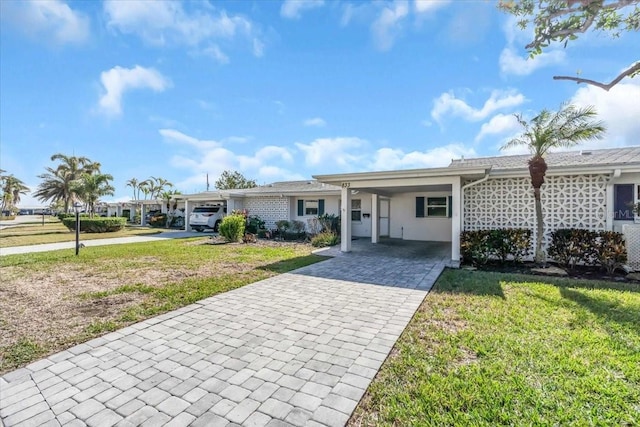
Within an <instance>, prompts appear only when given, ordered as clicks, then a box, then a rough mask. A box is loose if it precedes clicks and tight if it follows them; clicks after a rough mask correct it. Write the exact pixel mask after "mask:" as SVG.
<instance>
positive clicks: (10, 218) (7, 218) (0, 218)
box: [0, 215, 16, 221]
mask: <svg viewBox="0 0 640 427" xmlns="http://www.w3.org/2000/svg"><path fill="white" fill-rule="evenodd" d="M14 219H16V216H15V215H2V216H0V221H13V220H14Z"/></svg>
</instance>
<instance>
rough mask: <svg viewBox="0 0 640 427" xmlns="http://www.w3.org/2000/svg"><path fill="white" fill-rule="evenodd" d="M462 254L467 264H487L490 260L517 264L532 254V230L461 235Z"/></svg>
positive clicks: (511, 229) (500, 230)
mask: <svg viewBox="0 0 640 427" xmlns="http://www.w3.org/2000/svg"><path fill="white" fill-rule="evenodd" d="M460 252H461V255H462V259H463V260H464V261H465V262H471V263H472V264H486V263H487V262H488V261H489V260H490V259H498V260H500V261H502V262H505V261H507V260H508V259H512V260H514V261H516V262H520V261H522V258H524V257H525V256H527V255H529V254H530V253H531V230H529V229H525V228H499V229H495V230H473V231H463V232H462V233H460Z"/></svg>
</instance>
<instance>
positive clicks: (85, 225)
mask: <svg viewBox="0 0 640 427" xmlns="http://www.w3.org/2000/svg"><path fill="white" fill-rule="evenodd" d="M62 223H63V224H64V225H65V227H67V228H68V229H69V230H71V231H75V229H76V218H75V216H74V217H73V218H64V219H63V220H62ZM126 224H127V219H126V218H116V217H111V218H104V217H95V218H88V217H80V231H82V232H84V233H110V232H114V231H119V230H122V229H123V228H124V227H125V225H126Z"/></svg>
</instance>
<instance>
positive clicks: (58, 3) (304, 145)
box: [0, 0, 640, 206]
mask: <svg viewBox="0 0 640 427" xmlns="http://www.w3.org/2000/svg"><path fill="white" fill-rule="evenodd" d="M0 19H1V21H0V23H1V25H0V50H1V54H0V168H2V169H4V170H6V171H7V173H11V174H13V175H15V176H16V177H17V178H19V179H21V180H22V181H24V182H25V183H26V184H27V185H28V186H29V187H30V188H32V189H35V188H36V187H37V186H38V184H39V182H40V180H39V179H38V175H40V174H42V173H43V172H44V170H45V168H46V167H48V166H55V164H56V163H54V162H52V161H51V156H52V155H53V154H55V153H63V154H66V155H76V156H85V157H88V158H90V159H91V160H93V161H96V162H100V163H101V164H102V172H103V173H109V174H111V175H113V177H114V180H113V185H114V187H115V188H116V191H115V195H114V196H113V197H110V196H107V197H105V198H104V199H103V200H104V201H114V200H115V201H125V200H128V199H131V198H132V190H131V188H128V187H127V186H126V182H127V181H128V180H129V179H131V178H136V179H138V180H144V179H147V178H149V177H151V176H154V177H162V178H164V179H167V180H169V181H170V182H172V183H173V184H174V185H175V188H176V189H178V190H180V191H181V192H182V193H194V192H200V191H204V190H206V181H207V175H208V176H209V181H210V183H211V185H212V186H213V183H214V182H215V180H216V179H217V177H218V176H219V175H220V174H221V173H222V171H224V170H237V171H240V172H241V173H242V174H244V175H245V176H246V177H247V178H250V179H255V180H256V181H257V182H258V184H266V183H270V182H275V181H282V180H297V179H310V178H311V177H312V175H314V174H330V173H341V172H363V171H373V170H390V169H410V168H423V167H440V166H447V165H448V164H449V163H450V161H451V159H454V158H460V157H462V156H464V157H465V158H471V157H478V156H494V155H501V154H515V153H523V152H526V151H522V150H511V151H506V152H505V151H501V150H500V147H501V146H502V145H503V144H504V143H505V142H506V141H508V140H509V139H510V138H513V137H515V136H517V135H518V132H519V127H518V124H517V122H516V120H515V117H514V113H519V114H522V115H523V116H524V117H525V118H530V117H533V116H535V115H536V113H537V112H539V111H540V110H541V109H545V108H546V109H551V110H556V109H558V108H559V106H560V105H561V103H563V102H572V103H575V104H577V105H580V106H587V105H594V106H595V107H596V109H597V111H598V113H599V118H600V119H602V120H603V121H604V122H605V123H606V125H607V128H608V132H607V136H606V138H605V139H603V140H601V141H596V142H590V143H588V144H584V145H582V146H581V148H609V147H620V146H629V145H634V144H635V145H637V144H639V143H640V120H639V119H640V77H638V78H636V79H625V80H623V81H622V83H620V84H618V85H617V86H616V87H614V88H613V89H612V90H611V91H609V92H606V91H604V90H602V89H599V88H596V87H593V86H586V85H576V84H575V83H572V82H561V81H554V80H552V76H553V75H576V74H577V73H580V75H581V76H583V77H587V78H592V79H595V80H605V81H609V80H610V79H612V78H613V77H615V76H616V75H617V74H618V73H619V72H620V71H621V70H623V69H625V68H627V67H628V66H629V65H630V64H632V63H633V62H634V61H636V60H638V57H637V54H638V46H640V34H638V33H626V34H624V33H623V34H621V37H619V38H615V39H614V38H611V37H609V36H607V35H604V34H598V33H589V34H587V35H585V36H583V37H581V38H579V39H578V40H577V41H575V42H572V43H570V44H569V45H568V46H567V47H566V48H565V47H563V46H562V45H557V46H556V45H552V46H551V47H550V48H549V49H547V50H545V52H544V53H543V54H542V55H540V56H537V57H536V58H535V59H533V60H532V59H528V55H527V52H526V50H525V48H524V46H525V45H526V44H527V42H529V41H530V40H531V37H532V32H531V31H530V30H524V31H523V30H521V29H520V28H519V27H518V26H517V25H516V20H515V19H514V18H513V17H510V16H508V15H505V14H504V13H502V12H500V11H499V10H497V8H496V3H495V2H493V1H487V0H478V1H473V0H467V1H464V0H459V1H444V0H443V1H428V0H418V1H414V0H411V1H408V0H396V1H373V2H363V1H348V0H344V1H343V0H334V1H322V0H317V1H314V0H309V1H290V0H285V1H267V0H259V1H249V0H243V1H238V0H237V1H229V2H223V1H220V2H219V1H216V2H206V1H186V2H170V1H151V0H145V1H133V0H129V1H120V0H115V1H114V0H105V1H91V2H87V1H63V0H48V1H29V0H25V1H14V0H2V1H1V2H0ZM40 204H41V203H40V202H38V201H36V200H35V199H33V197H31V196H30V195H27V196H23V198H22V202H21V205H22V206H32V205H40Z"/></svg>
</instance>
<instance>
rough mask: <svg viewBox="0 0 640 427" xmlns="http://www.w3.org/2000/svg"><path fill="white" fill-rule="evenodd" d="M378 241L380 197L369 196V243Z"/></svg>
mask: <svg viewBox="0 0 640 427" xmlns="http://www.w3.org/2000/svg"><path fill="white" fill-rule="evenodd" d="M379 240H380V197H378V195H377V194H372V195H371V243H378V241H379Z"/></svg>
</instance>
